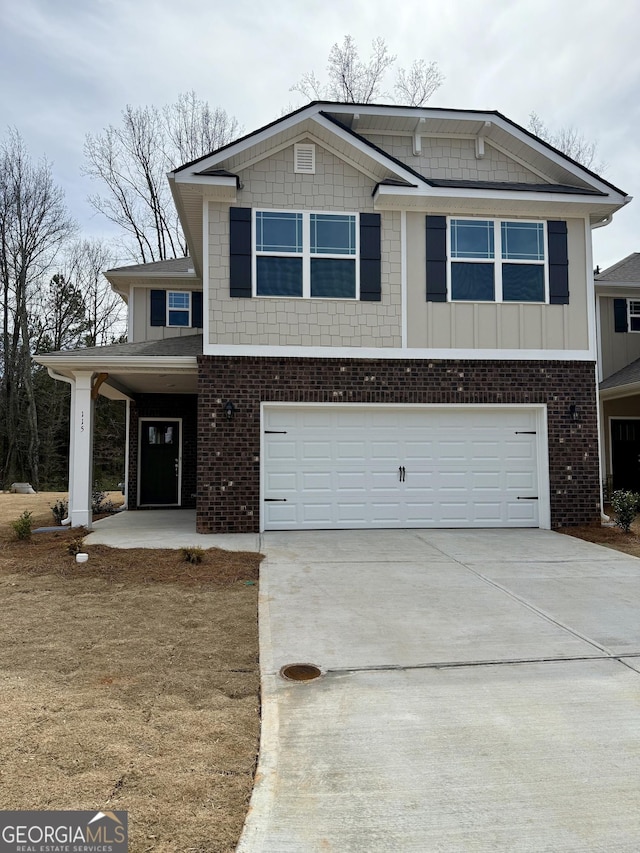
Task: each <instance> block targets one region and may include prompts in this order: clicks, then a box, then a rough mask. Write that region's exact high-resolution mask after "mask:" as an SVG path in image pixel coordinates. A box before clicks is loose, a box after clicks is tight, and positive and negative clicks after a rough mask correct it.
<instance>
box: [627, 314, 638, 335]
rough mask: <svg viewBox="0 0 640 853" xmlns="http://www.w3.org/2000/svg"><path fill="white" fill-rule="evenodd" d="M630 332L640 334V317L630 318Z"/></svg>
mask: <svg viewBox="0 0 640 853" xmlns="http://www.w3.org/2000/svg"><path fill="white" fill-rule="evenodd" d="M629 331H630V332H640V317H630V318H629Z"/></svg>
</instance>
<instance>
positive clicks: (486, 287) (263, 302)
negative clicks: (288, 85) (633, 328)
mask: <svg viewBox="0 0 640 853" xmlns="http://www.w3.org/2000/svg"><path fill="white" fill-rule="evenodd" d="M169 181H170V185H171V190H172V193H173V197H174V200H175V204H176V208H177V211H178V214H179V216H180V220H181V222H182V226H183V229H184V232H185V235H186V239H187V242H188V245H189V249H190V257H189V258H183V259H179V260H175V261H164V262H160V263H155V264H145V265H141V266H134V267H123V268H120V269H116V270H110V271H108V272H107V277H108V278H109V280H110V281H111V283H112V285H113V287H114V288H115V289H116V290H117V292H119V293H120V294H121V295H122V296H123V298H124V299H126V300H127V302H128V306H129V340H130V343H127V344H123V345H118V346H111V347H102V348H98V349H95V350H84V351H76V352H61V353H53V354H49V355H47V356H43V357H40V358H39V359H38V360H39V361H40V362H41V363H42V364H45V365H46V366H47V367H48V368H49V370H50V372H51V374H52V375H53V376H55V377H56V378H60V379H64V380H66V381H68V382H70V383H71V385H72V407H73V418H72V435H71V477H70V500H71V518H72V523H73V524H87V523H88V521H89V519H90V515H89V495H90V481H91V477H90V472H91V463H90V459H91V410H92V400H93V399H94V398H95V396H96V395H97V394H98V393H100V394H106V395H108V396H112V397H117V398H120V399H123V400H125V401H126V405H127V413H128V414H127V424H128V429H127V435H128V439H127V458H128V471H127V504H128V507H129V509H137V508H143V507H169V506H184V507H186V506H191V507H193V506H195V507H196V510H197V529H198V530H199V531H200V532H226V531H235V532H244V531H257V530H271V529H303V528H306V529H312V528H324V529H329V528H361V527H362V528H366V527H400V528H403V527H507V526H518V527H519V526H532V527H546V528H549V527H559V526H561V525H566V524H574V525H575V524H585V523H595V522H597V521H599V519H600V512H601V478H600V471H599V435H598V405H597V386H596V357H597V338H596V302H595V295H594V283H593V274H592V270H593V262H592V251H591V232H592V229H593V228H594V227H598V226H601V225H603V224H606V223H608V222H609V221H610V219H611V217H612V215H613V214H614V213H615V211H616V210H618V209H619V208H620V207H622V206H623V205H624V204H625V203H626V202H627V201H628V200H629V199H628V197H627V196H626V195H625V193H624V192H622V191H621V190H619V189H617V188H616V187H614V186H613V185H612V184H610V183H608V182H607V181H604V180H603V179H602V178H600V177H598V176H597V175H595V174H593V173H592V172H590V171H589V170H587V169H585V168H583V167H582V166H580V165H578V164H577V163H575V162H573V161H572V160H570V159H569V158H567V157H566V156H564V155H562V154H561V153H559V152H558V151H556V150H555V149H553V148H551V147H550V146H549V145H547V144H545V143H544V142H542V141H540V140H539V139H537V138H536V137H534V136H532V135H531V134H530V133H528V132H527V131H526V130H524V129H523V128H521V127H519V126H518V125H516V124H514V123H513V122H511V121H509V120H508V119H507V118H505V117H504V116H503V115H501V114H500V113H498V112H492V111H489V112H478V111H470V110H448V109H434V108H411V107H398V106H378V105H366V106H365V105H363V106H357V105H353V104H335V103H323V102H316V103H312V104H310V105H308V106H306V107H304V108H302V109H300V110H297V111H296V112H293V113H291V114H290V115H287V116H284V117H283V118H281V119H279V120H277V121H275V122H273V123H272V124H269V125H267V126H266V127H262V128H260V129H259V130H257V131H255V132H253V133H250V134H249V135H247V136H245V137H243V138H242V139H239V140H237V141H236V142H233V143H231V144H230V145H227V146H225V147H224V148H221V149H220V150H218V151H215V152H213V153H212V154H209V155H207V156H206V157H202V158H200V159H199V160H197V161H195V162H193V163H187V164H186V165H184V166H182V167H180V168H178V169H176V170H175V171H174V172H173V173H171V174H170V175H169Z"/></svg>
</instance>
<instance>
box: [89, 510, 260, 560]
mask: <svg viewBox="0 0 640 853" xmlns="http://www.w3.org/2000/svg"><path fill="white" fill-rule="evenodd" d="M84 541H85V544H86V545H108V546H110V547H111V548H176V549H177V548H189V547H193V546H194V545H195V546H198V547H200V548H222V549H224V550H225V551H253V552H259V551H260V535H259V534H258V533H196V511H195V509H159V510H154V511H153V512H127V511H125V510H123V511H122V512H118V513H116V514H115V515H111V516H108V517H107V518H102V519H100V521H95V522H94V523H93V529H92V532H91V533H90V534H89V535H88V536H87V537H86V538H85V540H84Z"/></svg>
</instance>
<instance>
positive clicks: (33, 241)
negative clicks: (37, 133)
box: [0, 130, 75, 484]
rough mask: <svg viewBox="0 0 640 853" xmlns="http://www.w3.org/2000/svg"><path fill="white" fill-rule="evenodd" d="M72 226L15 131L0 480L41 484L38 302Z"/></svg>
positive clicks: (9, 141)
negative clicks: (35, 346) (35, 356)
mask: <svg viewBox="0 0 640 853" xmlns="http://www.w3.org/2000/svg"><path fill="white" fill-rule="evenodd" d="M74 229H75V225H74V223H73V221H72V220H71V219H70V217H69V215H68V213H67V210H66V207H65V203H64V195H63V193H62V190H60V189H59V188H58V187H57V186H56V185H55V184H54V182H53V177H52V174H51V166H50V164H49V163H47V162H46V161H44V160H43V161H42V162H41V163H39V164H37V165H36V164H34V163H33V161H32V160H31V158H30V156H29V154H28V152H27V150H26V147H25V144H24V142H23V140H22V138H21V137H20V135H19V134H18V132H17V131H15V130H11V131H9V133H8V136H7V138H6V140H4V141H3V142H2V143H1V144H0V282H1V287H2V378H1V384H0V452H1V454H2V456H1V458H0V479H2V481H3V483H5V484H6V482H7V481H8V480H9V479H11V477H13V476H21V477H25V476H26V477H28V478H29V479H30V480H31V481H32V482H34V484H37V483H38V456H39V454H38V415H37V405H36V396H35V393H34V386H33V374H32V366H31V344H32V341H31V338H32V331H33V313H32V309H33V304H34V297H35V293H36V292H37V290H38V289H39V287H40V286H41V284H42V283H43V281H44V280H46V275H47V272H48V270H50V268H51V265H52V263H53V260H54V258H55V256H56V254H57V252H58V251H59V249H60V247H61V245H62V244H63V243H64V242H65V241H66V240H68V239H69V238H70V236H71V235H72V233H73V232H74Z"/></svg>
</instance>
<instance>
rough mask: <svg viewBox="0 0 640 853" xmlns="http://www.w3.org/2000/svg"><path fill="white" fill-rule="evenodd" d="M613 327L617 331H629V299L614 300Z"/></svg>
mask: <svg viewBox="0 0 640 853" xmlns="http://www.w3.org/2000/svg"><path fill="white" fill-rule="evenodd" d="M613 328H614V330H615V331H616V332H628V331H629V326H628V319H627V300H626V299H614V300H613Z"/></svg>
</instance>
